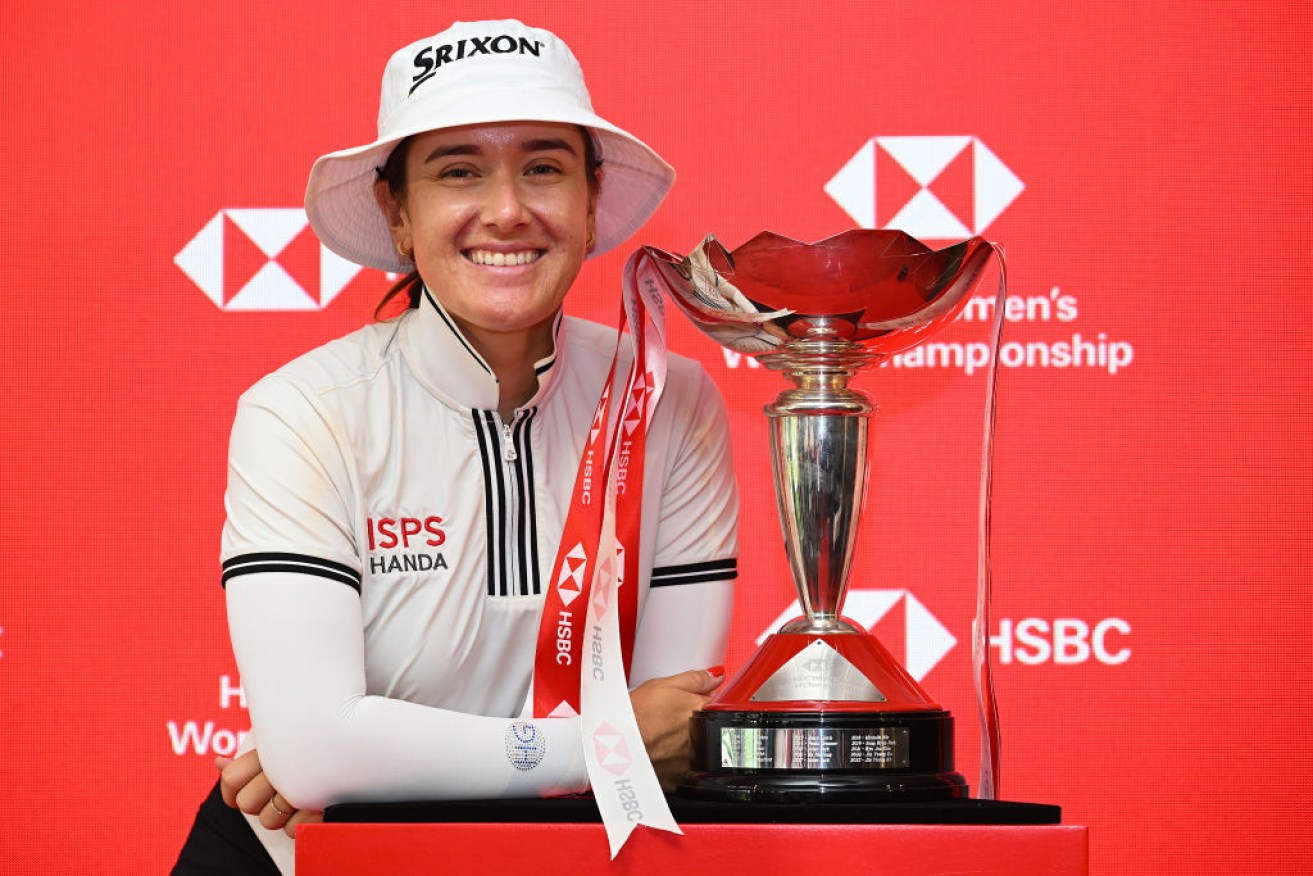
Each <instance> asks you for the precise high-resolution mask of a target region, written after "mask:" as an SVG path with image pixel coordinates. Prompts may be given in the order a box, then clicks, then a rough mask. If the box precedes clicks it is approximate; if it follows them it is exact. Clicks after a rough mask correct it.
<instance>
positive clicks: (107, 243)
mask: <svg viewBox="0 0 1313 876" xmlns="http://www.w3.org/2000/svg"><path fill="white" fill-rule="evenodd" d="M627 6H628V4H617V5H614V6H610V7H607V6H594V5H592V4H573V3H560V2H557V3H543V2H529V0H525V2H518V3H510V4H505V3H473V2H451V3H447V4H445V5H443V6H442V7H441V9H440V10H436V9H435V7H432V6H431V5H429V4H409V3H395V4H392V5H390V6H388V7H387V8H386V9H380V8H378V7H375V6H370V5H369V4H363V5H362V4H349V3H343V2H336V0H334V2H328V3H316V4H310V3H295V4H277V5H270V4H262V3H250V2H236V3H206V4H186V5H184V6H182V7H179V6H178V5H177V4H173V3H163V2H156V3H147V2H135V3H129V4H127V5H120V4H100V5H92V7H91V8H88V7H87V6H86V4H81V3H72V2H69V0H47V2H44V3H40V4H36V3H26V2H24V3H20V4H18V5H17V7H16V8H11V9H10V10H9V14H8V15H7V16H6V19H7V26H6V27H5V28H3V35H0V43H2V45H3V50H4V57H5V58H6V59H7V63H6V74H5V76H3V77H0V95H3V104H2V105H3V106H4V107H5V111H6V115H7V121H6V124H5V125H4V128H3V133H2V134H0V149H2V150H3V151H2V152H0V155H3V158H4V167H5V170H6V172H5V173H4V174H3V182H0V185H3V187H4V190H3V195H4V197H3V200H2V201H0V210H3V222H0V281H3V288H4V290H5V308H6V312H7V313H8V316H7V317H6V318H5V319H4V320H3V321H2V322H0V332H2V333H3V343H4V349H6V350H9V351H10V352H9V355H10V356H11V358H12V359H13V361H14V363H15V364H14V367H13V368H12V369H11V371H10V373H9V374H8V376H7V377H6V378H5V383H6V385H8V386H9V387H10V388H9V390H8V391H7V393H6V395H7V397H8V398H9V399H10V402H9V403H8V404H7V405H6V409H5V428H4V430H3V442H4V444H3V447H4V453H3V466H4V477H3V493H2V494H0V503H2V504H0V550H3V560H4V562H3V575H4V584H3V588H0V753H2V760H0V770H2V771H3V773H2V774H0V776H2V777H3V781H4V785H3V786H4V788H5V793H4V795H3V796H2V797H0V870H3V871H5V872H27V871H31V872H83V871H100V872H140V871H156V872H158V871H160V870H163V869H165V868H166V867H167V865H168V864H170V863H171V862H172V859H173V856H174V854H175V853H176V850H177V848H178V846H179V844H180V843H181V841H182V838H183V835H184V833H185V831H186V828H187V825H188V823H189V821H190V818H191V815H192V812H193V811H194V807H195V805H196V803H197V802H198V801H199V799H200V798H201V796H202V795H203V794H204V792H205V790H206V789H207V787H208V785H209V784H210V783H211V782H212V780H213V777H214V771H213V767H212V766H211V765H210V761H211V758H212V756H213V754H214V753H215V752H223V751H226V750H229V749H230V748H231V746H232V745H233V744H234V742H235V739H236V736H237V734H238V733H240V732H241V731H242V730H243V729H244V728H245V726H246V714H245V712H244V711H243V709H242V708H241V702H240V695H239V693H238V691H237V685H238V679H237V677H236V670H235V667H234V665H233V661H232V657H231V654H230V651H229V647H228V644H227V638H226V631H225V627H224V618H223V608H222V598H221V591H220V588H219V585H218V574H217V573H218V564H217V553H218V538H219V529H220V526H221V524H222V520H223V506H222V495H223V488H224V469H225V460H224V457H225V446H226V440H227V431H228V426H229V423H230V419H231V416H232V413H233V407H234V402H235V399H236V397H237V395H238V393H239V392H240V391H241V390H242V389H243V388H245V387H246V386H248V385H249V384H250V383H251V382H253V381H254V380H255V379H256V378H257V377H259V376H260V375H262V374H264V373H266V372H268V371H269V370H271V369H273V368H275V367H277V366H278V365H280V364H282V363H283V362H285V361H287V360H288V359H290V358H292V357H293V356H294V355H296V354H298V353H300V352H302V351H304V350H306V349H308V348H310V347H311V346H314V345H316V344H318V343H320V342H322V341H325V340H327V339H329V338H332V337H334V336H337V335H340V334H343V333H345V332H347V331H349V330H351V329H353V328H355V327H356V326H358V325H360V324H361V323H363V322H364V321H366V320H368V319H370V318H371V313H372V308H373V306H374V304H375V303H376V302H377V300H378V299H379V297H380V295H381V292H382V290H383V289H384V288H385V285H386V278H385V277H383V275H381V274H378V273H376V272H373V271H362V272H358V273H354V272H353V271H352V270H351V269H349V268H347V267H345V266H343V265H342V264H341V263H339V262H337V261H335V260H332V259H323V258H321V253H320V250H319V245H318V243H317V241H315V240H314V238H313V236H312V235H311V234H310V233H309V232H308V231H303V221H304V220H303V217H302V216H301V214H299V213H297V212H295V211H296V210H297V209H298V208H299V205H300V203H301V196H302V192H303V187H304V182H305V177H306V173H307V171H308V169H309V166H310V164H311V162H312V161H313V159H314V158H315V157H317V156H318V155H319V154H320V153H322V152H326V151H329V150H330V149H335V148H339V147H342V146H347V145H352V144H356V143H360V142H365V141H367V140H369V139H372V131H373V124H374V116H375V111H376V101H377V83H378V75H379V73H380V72H381V69H382V64H383V62H384V61H385V60H386V58H387V56H388V54H389V53H390V52H391V51H392V50H393V49H395V48H396V47H398V46H400V45H403V44H405V43H406V42H409V41H411V40H413V39H417V38H420V37H422V36H426V35H429V34H432V33H434V32H436V31H437V30H438V29H439V28H440V27H442V26H444V25H445V24H446V22H447V21H448V20H450V19H454V18H474V17H490V16H498V15H515V16H517V17H520V18H522V19H524V20H526V21H529V22H531V23H535V24H540V25H542V26H545V27H548V28H551V29H553V30H555V31H556V32H558V33H559V34H560V35H561V36H563V37H564V38H565V39H566V40H567V41H568V42H569V43H570V44H571V45H572V46H573V48H574V49H575V51H576V53H577V54H578V56H579V57H580V59H581V61H582V62H583V64H584V67H585V69H586V70H587V71H588V75H589V81H590V84H591V87H592V91H593V97H594V102H595V104H596V105H597V106H598V108H599V109H600V110H601V112H602V113H603V115H605V116H607V117H608V118H611V119H612V120H613V121H615V122H616V123H618V124H620V125H621V126H623V127H625V128H627V129H630V130H633V131H635V132H638V133H639V134H640V135H641V136H643V137H644V138H645V139H646V140H647V141H648V142H650V143H651V144H653V145H654V146H655V147H656V148H657V149H658V150H659V151H661V152H662V154H663V155H664V156H665V157H666V158H667V159H668V160H669V161H670V162H671V163H672V164H674V165H675V166H676V167H677V168H678V170H679V174H680V178H679V182H678V183H677V184H676V187H675V189H674V191H673V193H672V194H671V196H670V198H669V199H668V200H667V202H666V203H665V204H664V205H663V207H662V208H661V210H660V211H659V212H658V213H657V215H656V217H655V218H654V219H653V221H652V222H651V223H649V224H648V226H647V227H646V228H645V229H644V230H643V231H642V232H641V233H640V234H639V235H638V236H637V237H636V238H635V239H634V240H633V241H632V242H631V245H630V246H626V247H623V248H622V249H621V250H620V251H616V252H614V253H611V254H608V255H607V256H604V257H602V258H599V259H597V260H596V261H595V262H594V263H592V264H590V265H589V266H588V267H586V268H585V271H584V274H583V275H582V277H581V279H580V282H579V284H578V288H577V289H576V291H575V292H574V293H573V295H572V300H571V302H570V307H571V309H572V310H573V311H575V312H577V313H581V314H584V315H587V316H590V317H593V318H597V319H601V320H604V321H613V320H614V318H615V310H616V306H617V305H616V303H615V302H616V289H617V285H618V277H619V272H620V267H621V265H622V263H623V259H624V258H625V255H626V254H627V252H628V251H629V250H630V249H631V248H632V246H636V245H638V244H639V243H651V244H656V245H659V246H663V247H666V248H668V249H673V250H677V251H684V250H686V249H687V248H688V247H689V246H691V245H692V244H694V243H696V242H697V241H698V240H699V239H701V237H702V236H703V235H704V234H706V233H708V232H714V233H715V234H716V235H718V236H719V237H720V238H721V239H722V240H723V241H725V242H726V243H728V244H729V245H731V246H735V245H737V244H739V243H741V242H743V241H744V240H746V239H747V238H748V237H749V236H750V235H752V234H753V233H755V232H757V231H759V230H762V229H772V230H776V231H779V232H782V233H786V234H790V235H793V236H796V237H800V238H817V237H822V236H826V235H829V234H832V233H835V232H837V231H840V230H842V229H844V228H849V227H853V226H854V225H857V224H867V225H877V226H881V227H883V226H888V225H891V224H892V225H898V226H901V227H906V228H908V229H909V230H913V231H914V232H916V233H918V234H920V235H922V236H925V237H928V238H953V237H954V236H961V235H963V234H973V233H980V234H984V235H985V236H987V237H989V238H991V239H993V240H998V241H1000V242H1002V243H1003V244H1004V245H1005V246H1006V248H1007V253H1008V260H1009V268H1010V272H1009V280H1010V287H1011V291H1012V294H1013V297H1014V299H1015V300H1014V303H1013V309H1012V310H1011V311H1010V312H1009V321H1008V325H1007V328H1006V333H1005V342H1006V344H1007V346H1005V348H1004V357H1005V358H1004V362H1005V365H1006V366H1007V367H1005V368H1004V370H1003V373H1002V375H1001V380H1000V387H999V406H1000V407H999V419H998V435H997V440H998V450H997V458H996V463H997V464H996V505H995V532H996V541H995V576H996V599H995V604H994V619H993V622H992V624H991V633H992V634H993V637H994V642H995V645H994V648H993V653H994V658H995V670H996V676H997V681H998V687H999V701H1000V704H1001V710H1002V718H1003V730H1004V750H1003V774H1002V793H1003V796H1005V797H1007V798H1010V799H1018V800H1031V801H1037V802H1053V803H1059V804H1061V805H1062V806H1063V807H1064V812H1065V818H1066V819H1067V820H1068V821H1069V822H1073V823H1082V824H1087V825H1089V826H1090V827H1091V829H1092V833H1091V854H1092V862H1093V865H1094V869H1095V872H1100V873H1128V872H1154V873H1160V872H1182V873H1185V872H1190V873H1197V872H1235V871H1242V870H1246V869H1252V870H1254V871H1255V872H1260V871H1261V872H1281V871H1285V872H1295V871H1300V870H1303V869H1306V868H1308V867H1309V866H1313V843H1311V841H1310V839H1309V837H1310V832H1309V831H1308V828H1307V809H1308V803H1309V783H1310V779H1313V756H1311V755H1310V752H1309V743H1310V741H1311V737H1313V733H1311V732H1310V727H1311V726H1313V725H1311V723H1310V722H1311V719H1313V693H1310V685H1309V666H1310V660H1309V651H1310V648H1309V642H1310V638H1309V632H1308V630H1309V626H1310V621H1313V617H1311V616H1310V615H1311V611H1310V607H1311V606H1313V602H1311V600H1310V598H1309V595H1308V594H1309V589H1310V588H1309V583H1310V559H1309V550H1308V546H1307V532H1308V525H1309V523H1308V521H1309V519H1310V510H1313V501H1311V499H1313V497H1311V495H1310V493H1311V490H1310V463H1311V461H1313V455H1311V454H1310V451H1309V435H1310V428H1309V427H1310V424H1311V423H1310V420H1311V419H1313V418H1311V416H1310V412H1311V409H1310V403H1309V400H1308V399H1309V389H1310V379H1309V367H1308V355H1309V354H1308V335H1309V330H1310V328H1313V320H1311V319H1310V317H1313V305H1311V304H1310V297H1309V295H1308V292H1307V286H1308V281H1307V278H1308V276H1309V274H1310V268H1311V267H1313V264H1311V262H1313V258H1311V257H1313V250H1311V249H1310V245H1309V242H1308V241H1309V203H1310V195H1313V170H1311V167H1313V166H1311V165H1310V161H1309V154H1310V147H1311V146H1313V111H1311V107H1310V98H1309V95H1310V94H1311V93H1313V90H1311V89H1313V82H1311V81H1310V79H1311V78H1313V76H1311V75H1310V65H1309V62H1308V45H1309V44H1310V40H1311V39H1313V19H1310V14H1309V13H1308V12H1306V11H1305V10H1306V4H1302V3H1294V2H1287V3H1265V4H1251V3H1210V4H1197V3H1184V2H1177V3H1166V2H1164V3H1157V4H1121V3H1104V4H1076V5H1070V6H1068V5H1063V4H1054V3H1051V2H1043V3H1041V2H1033V0H1013V2H1007V3H1002V2H977V3H958V2H945V3H934V4H927V3H916V2H904V0H894V2H884V3H879V4H874V3H865V2H831V3H826V4H814V3H813V4H794V3H789V4H785V3H726V4H704V3H693V2H686V0H672V2H669V3H667V4H664V5H661V6H647V7H639V8H633V9H630V8H626V7H627ZM271 261H272V262H273V263H274V264H275V265H277V266H276V267H269V263H270V262H271ZM983 306H984V305H983V304H982V305H981V307H983ZM972 313H973V314H974V315H975V316H976V317H977V318H975V319H968V320H964V321H962V322H961V323H959V324H958V325H955V326H953V327H952V328H951V329H950V330H949V331H948V333H947V334H946V335H945V336H944V337H943V338H942V339H941V340H942V341H943V343H944V346H941V347H938V348H936V349H935V353H934V355H933V356H931V355H930V354H928V353H927V354H925V355H924V356H922V357H921V358H917V357H915V356H913V357H910V358H908V359H906V360H903V361H901V362H899V363H898V364H897V365H896V366H890V367H886V368H883V369H880V370H878V371H876V372H873V373H870V374H868V375H867V376H866V377H864V378H863V379H862V381H861V384H860V385H861V387H862V388H864V389H866V390H868V391H869V392H870V393H871V394H872V395H874V396H875V397H876V398H877V399H878V401H879V404H880V407H881V413H880V415H879V418H878V420H877V421H876V422H875V424H874V427H873V428H874V435H875V440H874V451H873V458H872V473H871V478H872V482H871V483H872V487H871V495H870V497H869V500H868V502H867V506H866V516H865V525H864V529H863V534H862V537H861V538H862V540H861V543H860V546H859V557H858V560H857V572H856V574H855V580H854V582H853V597H852V602H851V603H850V608H851V609H852V613H854V614H857V615H859V619H861V620H863V621H865V622H868V623H872V624H874V625H875V627H876V629H877V630H878V631H879V632H880V633H881V634H882V635H883V636H884V637H885V638H886V639H887V641H888V642H889V643H890V644H891V645H892V646H893V647H894V649H895V650H896V651H900V652H901V653H905V654H907V655H908V656H909V661H910V662H911V663H912V664H914V666H915V667H919V668H917V669H916V670H915V671H916V672H917V674H919V675H921V676H922V678H923V682H924V684H925V686H926V687H927V688H928V689H929V690H931V691H932V693H934V694H935V695H937V696H938V697H939V698H940V699H941V700H942V701H943V702H944V704H945V705H946V706H948V707H949V708H951V709H952V710H953V711H954V712H955V714H956V715H957V716H958V727H959V734H958V737H959V738H958V750H959V760H960V765H961V767H962V769H963V771H964V772H965V773H966V774H967V777H968V779H969V780H970V781H972V783H973V784H974V782H975V780H976V758H977V748H978V746H977V731H976V727H975V718H974V704H973V700H972V695H971V688H970V670H969V661H968V652H969V647H968V642H969V624H970V616H971V614H972V611H973V600H974V592H973V583H974V554H975V500H976V494H975V490H976V483H977V472H978V456H979V447H978V442H979V429H980V422H981V412H982V402H983V396H984V385H983V379H984V378H983V370H981V369H980V368H978V367H977V365H976V364H975V360H973V359H972V358H971V357H972V356H973V355H974V353H973V351H975V350H978V347H973V346H972V345H973V344H978V343H980V342H982V341H984V340H985V337H986V323H985V322H984V320H983V319H981V318H980V316H981V315H982V311H980V310H976V311H973V312H972ZM672 335H673V346H674V348H675V349H677V350H679V351H682V352H685V353H688V354H691V355H694V356H697V357H698V358H700V359H701V360H702V361H704V362H705V364H706V366H707V368H708V369H709V371H710V373H711V374H712V376H713V377H714V378H715V379H716V380H717V382H718V383H719V384H720V386H721V387H722V389H723V391H724V393H725V395H726V398H727V400H728V401H729V404H730V407H731V425H732V429H733V439H734V442H735V446H736V457H737V465H738V470H739V477H740V483H741V485H742V488H743V494H744V502H743V507H744V523H745V527H744V531H745V545H746V549H745V550H744V552H743V557H742V561H741V569H742V577H741V579H740V586H739V603H738V607H737V614H736V619H735V628H734V635H733V640H732V642H731V654H730V661H731V664H732V665H737V664H739V663H741V662H742V661H743V660H744V659H745V657H746V655H747V654H748V653H749V651H750V649H751V648H752V647H753V640H754V639H755V638H756V637H757V636H758V635H759V634H761V633H762V632H764V631H766V630H767V629H768V628H770V627H771V626H772V625H773V624H774V622H775V619H776V617H777V616H778V615H779V614H780V613H782V612H784V611H785V610H786V609H787V607H788V604H789V602H790V600H791V599H792V585H791V584H790V583H789V580H788V578H787V574H786V571H785V568H784V560H783V549H782V547H781V544H780V541H779V538H778V536H777V534H776V533H777V532H778V525H777V523H776V520H775V516H774V502H773V495H772V492H771V487H770V482H769V477H768V476H767V475H766V471H767V464H766V459H765V452H764V448H765V443H766V434H765V424H764V420H763V418H762V416H761V414H760V409H761V406H762V405H763V404H765V403H766V402H767V401H769V400H770V398H772V397H773V396H774V395H775V393H776V392H778V391H779V389H780V388H781V387H782V382H781V381H780V379H779V378H778V377H777V376H776V375H774V374H770V373H767V372H765V371H764V370H761V369H757V368H754V367H751V366H750V365H749V363H747V362H746V361H735V360H733V359H732V358H727V357H726V356H724V355H723V354H722V352H721V351H720V350H719V348H717V347H715V346H713V345H712V344H711V343H710V342H709V341H706V340H704V339H703V338H701V337H700V336H699V335H697V334H696V332H695V331H694V330H693V329H691V328H690V327H689V326H687V325H685V324H683V323H682V322H681V323H678V324H674V325H673V326H672ZM1082 344H1084V345H1085V346H1081V345H1082ZM1073 351H1074V352H1073ZM958 355H962V356H963V357H964V358H963V359H962V360H961V361H959V360H957V359H956V358H955V357H956V356H958ZM874 864H875V862H873V865H874Z"/></svg>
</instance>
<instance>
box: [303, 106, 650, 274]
mask: <svg viewBox="0 0 1313 876" xmlns="http://www.w3.org/2000/svg"><path fill="white" fill-rule="evenodd" d="M543 98H544V96H543V94H542V93H541V92H539V93H533V94H532V95H527V94H525V93H524V92H522V91H520V90H517V89H499V90H497V91H496V92H494V93H488V92H484V93H481V94H479V95H478V96H477V97H474V98H468V99H466V100H463V101H442V104H441V106H434V105H433V103H432V102H427V101H416V102H415V104H414V106H413V107H412V108H411V110H410V111H409V112H408V113H407V116H408V118H405V119H397V120H395V123H394V124H392V125H390V126H389V128H390V135H389V136H388V138H387V139H383V140H376V141H374V142H373V143H368V144H366V145H364V146H358V147H355V148H352V149H343V150H340V151H338V152H331V153H329V154H327V155H325V156H323V157H322V158H320V159H319V160H318V161H316V162H315V164H314V167H313V168H312V169H311V171H310V179H309V181H308V183H307V185H306V194H305V211H306V216H307V217H308V218H309V220H310V224H311V225H312V226H313V227H314V229H315V233H316V234H317V235H318V236H319V239H320V241H321V242H323V244H324V245H325V246H327V247H328V248H329V249H331V250H332V251H333V252H335V253H337V254H338V255H340V256H342V257H343V258H346V259H349V260H351V261H353V262H355V263H357V264H360V265H365V266H367V267H371V268H378V269H379V270H383V271H391V272H393V273H406V272H408V271H410V270H412V269H413V268H414V265H413V264H411V263H410V262H407V261H403V260H402V259H401V257H400V255H399V254H398V253H397V251H396V249H395V247H394V245H393V241H392V234H391V232H390V231H389V229H388V225H387V220H386V218H385V217H384V215H383V211H382V210H381V209H379V206H378V203H377V201H376V200H375V198H374V180H375V179H376V178H377V173H376V171H377V169H378V168H379V167H382V166H383V164H384V163H385V162H386V161H387V156H388V155H389V154H390V153H391V152H392V149H393V148H395V147H396V145H397V144H398V143H400V142H401V141H402V140H404V139H405V138H406V137H411V136H414V135H416V134H422V133H425V132H427V131H432V130H439V129H441V128H455V127H460V126H462V125H480V124H494V123H497V124H499V123H503V122H513V121H527V122H549V123H558V124H567V125H581V126H583V127H584V128H587V129H588V130H589V131H590V132H591V133H592V135H593V137H594V140H595V142H596V144H597V147H598V151H599V152H600V156H601V159H602V168H603V171H602V181H601V186H600V188H599V190H598V196H597V216H596V225H597V241H596V243H595V244H594V246H593V249H592V252H591V253H590V256H596V255H600V254H602V253H604V252H607V251H608V250H611V249H613V248H615V247H616V246H619V245H620V244H621V243H623V242H624V241H625V240H626V239H628V238H629V236H630V235H632V234H633V233H634V232H635V231H637V230H638V229H639V227H640V226H641V225H642V224H643V223H644V222H646V221H647V219H648V217H649V216H651V215H652V213H653V212H654V211H655V210H656V208H657V207H658V206H659V205H660V204H661V201H662V200H663V199H664V198H665V196H666V193H667V192H668V191H669V190H670V186H671V185H672V184H673V183H674V181H675V171H674V168H672V167H671V166H670V165H669V164H667V163H666V162H665V161H663V160H662V159H661V157H660V156H659V155H657V154H656V152H655V151H653V150H652V149H651V148H650V147H649V146H648V145H647V144H646V143H644V142H643V141H641V140H639V139H638V138H637V137H635V136H633V135H632V134H630V133H628V132H627V131H624V130H621V129H620V128H617V127H616V126H614V125H612V124H611V123H610V122H607V121H606V120H605V119H603V118H601V117H600V116H598V115H596V114H594V113H591V112H587V111H586V110H584V109H582V108H580V106H579V105H578V104H577V103H574V102H571V101H567V100H561V101H552V100H550V99H549V100H544V99H543ZM435 118H440V119H442V121H443V124H442V125H440V126H435V125H433V123H432V120H433V119H435Z"/></svg>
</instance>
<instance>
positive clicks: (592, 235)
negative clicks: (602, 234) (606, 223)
mask: <svg viewBox="0 0 1313 876" xmlns="http://www.w3.org/2000/svg"><path fill="white" fill-rule="evenodd" d="M596 243H597V232H596V231H594V230H592V229H589V231H588V239H587V240H585V241H584V249H586V250H588V251H589V252H591V251H592V249H593V246H594V245H595V244H596Z"/></svg>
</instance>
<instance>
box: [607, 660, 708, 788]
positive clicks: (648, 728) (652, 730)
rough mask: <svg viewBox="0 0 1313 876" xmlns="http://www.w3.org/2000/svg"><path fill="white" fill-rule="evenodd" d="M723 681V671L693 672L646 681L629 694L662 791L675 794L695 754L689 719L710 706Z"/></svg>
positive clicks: (704, 670) (701, 670) (698, 670)
mask: <svg viewBox="0 0 1313 876" xmlns="http://www.w3.org/2000/svg"><path fill="white" fill-rule="evenodd" d="M723 680H724V669H723V668H722V667H715V670H714V671H713V670H706V669H690V670H688V671H687V672H681V673H679V674H678V675H667V676H665V677H664V678H653V679H651V680H649V681H645V682H643V683H642V684H640V685H639V686H638V687H636V688H634V689H633V691H631V692H630V694H629V701H630V703H631V704H632V705H633V707H634V717H635V718H636V719H637V720H638V732H639V733H640V734H641V735H642V737H643V744H644V745H645V746H646V747H647V756H648V757H649V758H651V760H652V766H653V768H655V769H656V774H657V779H658V780H659V781H660V782H661V789H662V790H663V791H666V792H670V791H673V790H674V789H675V786H676V785H677V784H679V780H680V779H681V778H683V777H684V773H685V772H687V771H688V764H689V758H690V756H691V755H692V753H693V746H692V741H691V740H690V738H689V732H688V719H689V716H690V715H692V714H693V712H694V711H696V710H697V709H700V708H702V707H703V706H704V705H706V704H707V702H708V701H709V700H710V699H711V696H710V694H711V692H712V691H713V690H715V689H716V686H717V685H719V684H720V683H721V681H723Z"/></svg>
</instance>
